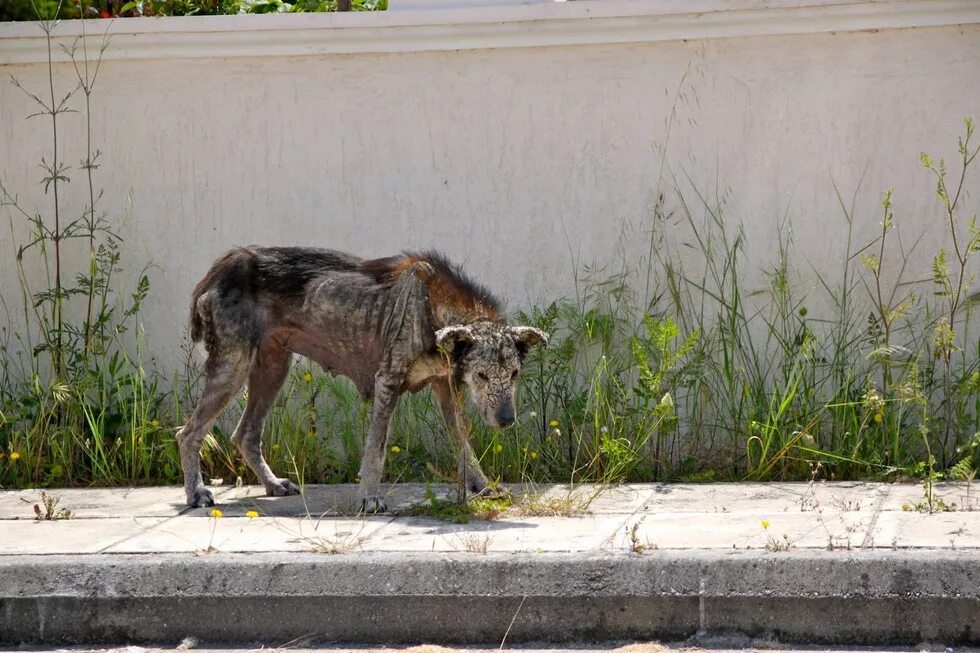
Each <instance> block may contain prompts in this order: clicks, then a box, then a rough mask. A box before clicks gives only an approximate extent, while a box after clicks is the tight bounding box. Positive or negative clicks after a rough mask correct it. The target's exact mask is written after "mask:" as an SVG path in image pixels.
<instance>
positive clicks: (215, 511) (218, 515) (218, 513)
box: [211, 508, 225, 519]
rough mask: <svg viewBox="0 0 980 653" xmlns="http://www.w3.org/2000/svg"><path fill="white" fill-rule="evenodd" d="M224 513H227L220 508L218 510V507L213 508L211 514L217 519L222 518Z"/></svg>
mask: <svg viewBox="0 0 980 653" xmlns="http://www.w3.org/2000/svg"><path fill="white" fill-rule="evenodd" d="M224 514H225V513H223V512H221V511H220V510H218V509H217V508H212V509H211V516H212V517H214V518H215V519H221V517H222V516H223V515H224Z"/></svg>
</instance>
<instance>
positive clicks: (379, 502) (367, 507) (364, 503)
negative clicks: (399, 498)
mask: <svg viewBox="0 0 980 653" xmlns="http://www.w3.org/2000/svg"><path fill="white" fill-rule="evenodd" d="M379 512H388V505H387V504H386V503H385V500H384V499H382V498H381V497H377V496H370V497H363V498H362V499H361V509H360V513H361V514H365V515H371V514H375V513H379Z"/></svg>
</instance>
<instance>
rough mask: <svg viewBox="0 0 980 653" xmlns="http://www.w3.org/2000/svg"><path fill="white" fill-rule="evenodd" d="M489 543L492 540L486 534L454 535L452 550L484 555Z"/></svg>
mask: <svg viewBox="0 0 980 653" xmlns="http://www.w3.org/2000/svg"><path fill="white" fill-rule="evenodd" d="M491 542H493V538H492V537H490V535H488V534H486V533H456V535H455V537H453V542H452V546H453V548H454V549H457V550H462V551H466V552H468V553H480V554H483V555H486V553H487V550H488V549H489V547H490V544H491Z"/></svg>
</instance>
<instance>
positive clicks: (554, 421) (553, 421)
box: [548, 419, 558, 429]
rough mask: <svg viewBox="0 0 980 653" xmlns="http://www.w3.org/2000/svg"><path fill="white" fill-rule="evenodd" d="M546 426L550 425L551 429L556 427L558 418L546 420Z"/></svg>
mask: <svg viewBox="0 0 980 653" xmlns="http://www.w3.org/2000/svg"><path fill="white" fill-rule="evenodd" d="M548 426H550V427H551V428H553V429H554V428H558V420H556V419H553V420H551V421H550V422H548Z"/></svg>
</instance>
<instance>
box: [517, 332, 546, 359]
mask: <svg viewBox="0 0 980 653" xmlns="http://www.w3.org/2000/svg"><path fill="white" fill-rule="evenodd" d="M508 333H510V337H511V338H513V339H514V344H515V345H517V353H519V354H520V356H521V360H524V357H525V356H527V353H528V352H529V351H531V350H532V349H534V348H535V347H537V346H539V345H541V346H545V347H547V346H548V334H547V333H545V332H544V331H542V330H541V329H535V328H534V327H529V326H515V327H509V328H508Z"/></svg>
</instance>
